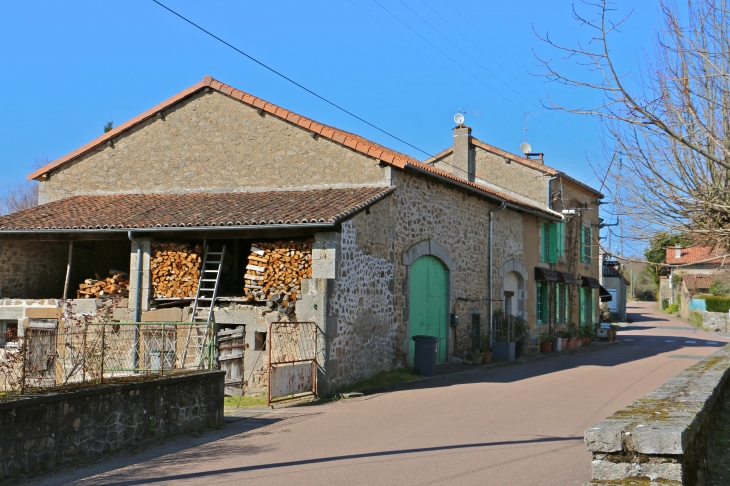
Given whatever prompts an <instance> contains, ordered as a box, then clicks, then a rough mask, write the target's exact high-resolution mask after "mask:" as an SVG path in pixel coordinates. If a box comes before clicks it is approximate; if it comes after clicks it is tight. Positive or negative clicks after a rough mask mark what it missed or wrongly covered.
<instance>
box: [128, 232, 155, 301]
mask: <svg viewBox="0 0 730 486" xmlns="http://www.w3.org/2000/svg"><path fill="white" fill-rule="evenodd" d="M151 241H152V240H150V239H149V238H135V239H134V241H132V252H131V254H130V257H129V308H130V309H134V308H136V306H137V249H138V248H139V245H141V246H142V295H141V301H142V306H141V308H140V309H141V310H143V311H147V310H149V309H150V296H151V292H150V290H151V289H150V254H151V252H152V249H151Z"/></svg>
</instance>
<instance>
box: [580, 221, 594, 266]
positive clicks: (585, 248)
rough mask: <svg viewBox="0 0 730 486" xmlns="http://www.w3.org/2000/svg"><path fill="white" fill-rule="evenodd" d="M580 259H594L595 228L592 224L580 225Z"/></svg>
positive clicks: (587, 260)
mask: <svg viewBox="0 0 730 486" xmlns="http://www.w3.org/2000/svg"><path fill="white" fill-rule="evenodd" d="M580 247H581V249H582V251H581V253H580V261H582V262H585V263H589V264H590V263H591V261H592V259H593V228H591V227H590V226H583V225H581V226H580Z"/></svg>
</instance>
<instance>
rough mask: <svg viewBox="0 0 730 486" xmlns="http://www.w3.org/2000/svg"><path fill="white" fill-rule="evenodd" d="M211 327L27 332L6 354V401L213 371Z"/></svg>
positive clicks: (1, 352) (1, 364)
mask: <svg viewBox="0 0 730 486" xmlns="http://www.w3.org/2000/svg"><path fill="white" fill-rule="evenodd" d="M213 346H214V342H213V332H212V328H211V326H210V325H208V324H190V323H181V322H145V323H134V322H118V323H103V324H87V325H84V326H83V327H81V328H73V329H68V328H64V327H61V326H59V328H58V329H56V328H55V327H52V326H48V327H46V328H32V327H31V328H29V329H25V332H24V333H23V335H22V336H18V337H15V338H14V339H13V340H9V341H8V342H7V343H6V344H5V347H3V348H0V396H4V395H17V394H21V395H23V394H29V393H38V392H40V391H53V390H63V389H72V388H76V387H84V386H92V385H98V384H105V383H113V382H120V381H129V380H135V379H140V378H144V377H149V376H164V375H167V374H173V373H181V372H191V371H195V370H205V369H210V368H212V367H213V363H214V347H213Z"/></svg>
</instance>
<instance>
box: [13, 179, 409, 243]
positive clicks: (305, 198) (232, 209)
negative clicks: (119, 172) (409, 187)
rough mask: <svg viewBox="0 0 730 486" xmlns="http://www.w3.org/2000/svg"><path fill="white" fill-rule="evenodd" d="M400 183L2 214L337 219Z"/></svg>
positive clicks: (30, 227)
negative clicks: (387, 185) (383, 185)
mask: <svg viewBox="0 0 730 486" xmlns="http://www.w3.org/2000/svg"><path fill="white" fill-rule="evenodd" d="M394 190H395V187H392V186H391V187H362V188H355V189H316V190H308V191H267V192H236V193H188V194H116V195H107V196H74V197H70V198H67V199H62V200H60V201H55V202H52V203H48V204H43V205H41V206H36V207H34V208H31V209H26V210H24V211H20V212H17V213H13V214H9V215H7V216H2V217H0V234H2V232H4V231H43V230H46V231H49V230H61V231H63V230H70V229H86V230H94V229H97V230H109V229H115V230H128V229H141V228H178V227H200V228H210V227H221V226H254V225H273V224H305V223H337V222H339V221H342V220H343V219H346V218H347V217H349V216H350V215H352V214H354V213H355V212H357V211H359V210H361V209H364V208H365V207H367V206H369V205H371V204H373V203H375V202H377V201H379V200H381V199H382V198H384V197H386V196H388V195H389V194H391V193H392V192H393V191H394Z"/></svg>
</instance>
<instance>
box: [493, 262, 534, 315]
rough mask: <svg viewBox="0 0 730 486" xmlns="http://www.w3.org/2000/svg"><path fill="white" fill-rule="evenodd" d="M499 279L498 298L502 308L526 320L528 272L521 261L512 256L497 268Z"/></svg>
mask: <svg viewBox="0 0 730 486" xmlns="http://www.w3.org/2000/svg"><path fill="white" fill-rule="evenodd" d="M499 277H500V279H501V289H502V290H501V292H500V294H499V295H500V298H501V299H502V300H503V302H504V310H505V312H506V313H508V314H512V315H515V316H520V317H522V318H523V319H525V320H527V308H526V306H525V301H526V300H527V290H526V289H527V286H526V285H525V282H527V280H528V273H527V271H526V270H525V266H524V265H523V264H522V262H521V261H519V260H517V259H515V258H512V259H510V260H507V261H506V262H504V263H503V264H502V266H501V267H500V268H499Z"/></svg>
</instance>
